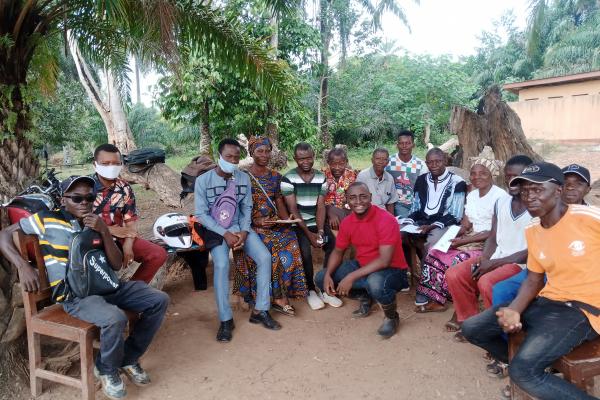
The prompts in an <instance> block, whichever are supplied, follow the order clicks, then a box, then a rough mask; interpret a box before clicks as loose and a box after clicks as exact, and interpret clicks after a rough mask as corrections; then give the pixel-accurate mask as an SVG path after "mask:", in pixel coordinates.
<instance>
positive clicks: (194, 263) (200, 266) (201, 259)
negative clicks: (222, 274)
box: [177, 250, 209, 290]
mask: <svg viewBox="0 0 600 400" xmlns="http://www.w3.org/2000/svg"><path fill="white" fill-rule="evenodd" d="M177 254H178V255H179V256H181V258H183V259H184V260H185V262H186V264H187V265H188V266H189V267H190V269H191V270H192V279H193V280H194V290H206V288H207V287H208V280H207V278H206V266H207V265H208V254H209V251H208V250H204V251H182V252H180V253H177Z"/></svg>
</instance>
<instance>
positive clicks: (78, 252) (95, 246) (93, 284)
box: [66, 227, 119, 298]
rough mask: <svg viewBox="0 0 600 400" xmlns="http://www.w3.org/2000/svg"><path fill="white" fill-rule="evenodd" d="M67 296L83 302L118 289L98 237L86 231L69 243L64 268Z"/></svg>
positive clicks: (96, 233) (114, 275)
mask: <svg viewBox="0 0 600 400" xmlns="http://www.w3.org/2000/svg"><path fill="white" fill-rule="evenodd" d="M66 281H67V285H68V287H69V292H70V293H69V294H71V295H73V296H75V297H79V298H84V297H87V296H94V295H98V296H105V295H107V294H111V293H114V292H115V291H116V290H117V289H118V288H119V278H118V277H117V274H116V273H115V271H114V270H113V269H112V268H111V266H110V264H109V263H108V259H107V257H106V254H105V253H104V245H103V244H102V237H101V236H100V233H98V232H96V231H94V230H92V229H90V228H88V227H85V228H84V229H83V230H82V231H81V232H78V233H76V234H75V236H74V237H73V240H72V241H71V246H70V250H69V262H68V264H67V277H66Z"/></svg>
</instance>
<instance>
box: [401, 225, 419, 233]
mask: <svg viewBox="0 0 600 400" xmlns="http://www.w3.org/2000/svg"><path fill="white" fill-rule="evenodd" d="M400 232H406V233H421V227H420V226H418V225H412V224H410V225H404V226H403V227H402V228H400Z"/></svg>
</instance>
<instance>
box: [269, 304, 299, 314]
mask: <svg viewBox="0 0 600 400" xmlns="http://www.w3.org/2000/svg"><path fill="white" fill-rule="evenodd" d="M271 308H272V309H273V311H277V312H278V313H281V314H283V315H287V316H289V317H294V316H295V315H296V310H294V307H292V306H291V305H289V304H286V305H283V306H280V305H279V304H277V303H273V304H272V305H271Z"/></svg>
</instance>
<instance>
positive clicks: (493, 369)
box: [485, 360, 508, 379]
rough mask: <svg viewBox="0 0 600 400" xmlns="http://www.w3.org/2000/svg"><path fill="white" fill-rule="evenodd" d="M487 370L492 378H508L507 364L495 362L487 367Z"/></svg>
mask: <svg viewBox="0 0 600 400" xmlns="http://www.w3.org/2000/svg"><path fill="white" fill-rule="evenodd" d="M485 370H486V372H487V374H488V376H491V377H492V378H499V379H502V378H506V377H507V376H508V364H505V363H503V362H501V361H498V360H494V361H492V362H491V363H489V364H488V365H487V366H486V367H485Z"/></svg>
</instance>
